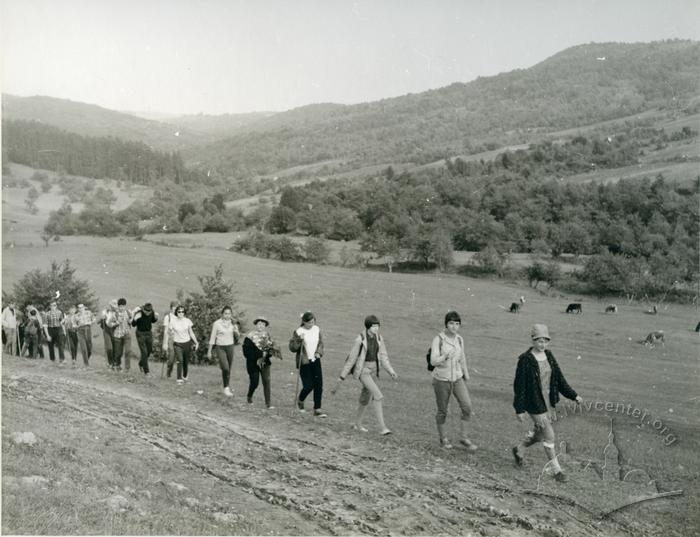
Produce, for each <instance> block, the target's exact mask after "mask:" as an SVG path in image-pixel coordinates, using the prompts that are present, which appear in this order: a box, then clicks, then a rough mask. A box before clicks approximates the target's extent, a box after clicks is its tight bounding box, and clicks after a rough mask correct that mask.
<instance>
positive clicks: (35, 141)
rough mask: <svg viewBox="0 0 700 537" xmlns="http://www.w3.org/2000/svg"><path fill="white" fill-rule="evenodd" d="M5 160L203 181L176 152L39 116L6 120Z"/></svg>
mask: <svg viewBox="0 0 700 537" xmlns="http://www.w3.org/2000/svg"><path fill="white" fill-rule="evenodd" d="M2 134H3V144H2V151H3V161H4V162H7V161H11V162H16V163H18V164H24V165H26V166H31V167H33V168H42V169H45V170H54V171H58V172H63V173H67V174H70V175H82V176H85V177H93V178H96V179H101V178H111V179H115V180H118V181H128V182H130V183H134V184H138V185H152V184H156V183H158V182H159V181H163V180H171V181H173V182H174V183H176V184H184V183H193V182H195V183H205V182H207V177H206V174H203V173H201V172H198V171H196V170H193V169H191V168H188V167H186V166H185V165H184V163H183V161H182V157H181V156H180V154H179V153H177V152H163V151H156V150H153V149H151V148H150V147H148V146H147V145H145V144H143V143H141V142H134V141H125V140H121V139H119V138H113V137H102V138H96V137H89V136H81V135H79V134H74V133H71V132H67V131H64V130H61V129H59V128H56V127H52V126H50V125H44V124H43V123H39V122H36V121H21V120H3V122H2Z"/></svg>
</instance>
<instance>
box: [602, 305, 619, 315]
mask: <svg viewBox="0 0 700 537" xmlns="http://www.w3.org/2000/svg"><path fill="white" fill-rule="evenodd" d="M605 313H617V304H609V305H608V306H607V307H606V308H605Z"/></svg>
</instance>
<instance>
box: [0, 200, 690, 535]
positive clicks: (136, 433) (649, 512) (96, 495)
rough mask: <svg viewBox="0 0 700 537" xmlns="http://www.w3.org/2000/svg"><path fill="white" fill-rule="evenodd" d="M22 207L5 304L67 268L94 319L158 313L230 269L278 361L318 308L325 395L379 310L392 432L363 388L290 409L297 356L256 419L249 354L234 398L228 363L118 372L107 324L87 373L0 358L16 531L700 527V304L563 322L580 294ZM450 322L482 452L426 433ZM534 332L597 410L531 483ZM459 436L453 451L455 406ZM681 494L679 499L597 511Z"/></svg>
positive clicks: (11, 221) (540, 460)
mask: <svg viewBox="0 0 700 537" xmlns="http://www.w3.org/2000/svg"><path fill="white" fill-rule="evenodd" d="M25 196H26V189H25V190H24V191H23V190H21V189H5V190H4V191H3V244H5V245H8V244H12V245H13V247H12V248H9V247H4V248H3V258H2V265H3V269H2V276H3V289H4V290H6V291H10V290H11V288H12V284H13V283H14V282H16V281H17V280H18V279H19V278H20V277H21V276H22V274H24V273H25V272H27V271H28V270H31V269H33V268H41V269H46V268H48V266H49V264H50V262H51V260H53V259H55V260H62V259H65V258H69V259H71V261H72V262H73V264H74V266H76V267H77V269H78V271H77V274H78V276H79V277H80V278H83V279H86V280H88V281H89V282H90V285H91V286H92V287H93V288H94V289H95V291H96V293H97V295H98V296H99V297H100V303H101V304H102V305H104V304H105V303H106V302H107V301H108V300H109V299H111V298H115V297H118V296H126V297H127V298H128V299H129V303H130V304H131V305H135V304H137V303H142V302H144V301H147V300H148V301H151V302H152V303H153V304H154V306H155V308H156V310H158V311H164V310H165V308H166V307H167V303H168V302H169V301H170V300H171V299H172V298H174V296H175V293H176V290H177V289H178V288H183V289H185V290H187V291H194V290H199V289H198V287H199V286H198V282H197V276H198V275H203V274H211V273H212V271H213V267H214V266H215V265H217V264H219V263H222V264H223V266H224V273H225V276H226V277H227V278H230V279H232V280H234V281H235V282H236V288H237V296H238V297H239V302H240V306H242V307H243V308H244V309H245V310H246V312H247V314H248V315H247V319H248V322H249V321H250V320H251V318H252V317H253V316H254V315H257V314H260V313H262V314H265V315H267V316H268V317H269V318H270V319H271V321H272V327H271V328H272V332H273V335H274V336H276V337H277V338H278V339H279V340H280V341H281V342H282V343H283V347H284V346H285V345H284V343H285V342H286V340H287V338H288V336H289V334H290V333H291V331H292V330H293V329H294V328H295V327H296V325H297V319H298V317H299V315H300V314H301V312H302V311H304V310H306V309H311V310H312V311H314V312H315V313H316V315H317V316H318V319H319V324H320V325H321V327H322V328H323V330H324V333H325V338H326V340H327V350H326V356H325V358H324V372H325V377H326V387H327V388H330V385H331V384H332V383H333V380H334V379H335V377H336V376H337V374H338V372H339V371H340V368H341V367H342V363H343V361H344V359H345V357H346V355H347V352H348V350H349V348H350V345H351V342H352V339H353V337H354V335H355V334H356V333H357V332H358V331H359V330H360V329H361V327H362V319H363V318H364V316H365V315H366V314H368V313H375V314H377V315H378V316H379V317H380V319H381V321H382V333H383V335H384V337H385V338H386V340H387V344H388V348H389V353H390V356H391V358H392V363H393V364H394V366H395V368H396V370H397V372H398V373H399V375H400V378H399V380H398V381H397V382H392V381H389V380H388V379H387V378H385V375H383V376H382V378H381V379H380V385H381V388H382V391H383V392H384V395H385V416H386V420H387V424H388V425H389V427H390V428H391V429H392V430H393V431H394V434H393V435H392V436H391V437H389V438H380V437H379V436H378V435H377V434H376V427H375V423H374V417H373V416H372V415H371V411H369V412H368V415H367V418H366V425H367V426H368V428H370V432H369V433H366V434H361V433H355V432H353V431H351V430H350V428H349V425H350V423H351V421H352V419H353V416H354V412H355V405H356V398H357V395H358V393H359V388H358V384H357V382H356V381H354V380H353V379H348V380H347V381H346V382H345V383H344V384H343V385H342V386H341V387H340V389H339V391H338V393H337V394H336V395H335V396H332V395H330V393H329V391H326V394H325V396H324V409H325V410H327V411H328V412H329V415H330V418H329V419H328V420H327V421H323V422H314V421H313V419H312V418H311V417H310V416H303V415H299V414H297V413H296V412H295V411H294V410H293V407H292V399H293V395H294V380H295V376H294V373H295V372H294V368H293V362H292V360H291V356H290V355H289V353H288V352H287V353H285V359H284V360H283V361H282V362H275V364H274V365H273V379H272V384H273V403H274V404H275V406H276V407H277V408H276V409H274V410H272V411H265V410H263V407H264V405H263V404H262V394H261V393H257V394H256V399H255V403H254V405H252V406H248V405H247V404H246V403H245V398H244V394H245V389H246V386H247V376H246V374H245V366H244V364H243V363H242V361H241V359H240V350H237V351H236V358H235V363H234V372H233V388H234V390H235V393H236V396H235V397H234V398H232V399H226V398H225V397H224V396H223V395H222V394H221V388H220V382H221V381H220V374H219V371H218V368H216V367H204V366H202V367H194V368H193V371H192V373H191V374H190V377H191V380H192V382H191V383H190V384H188V385H187V386H186V387H184V388H178V387H177V386H175V385H174V383H173V382H172V381H167V380H164V379H160V378H159V376H160V364H157V363H155V364H153V371H154V373H155V378H154V379H152V380H151V381H145V380H143V379H142V378H141V377H140V376H139V375H138V373H132V374H123V375H122V376H116V375H114V374H110V373H109V372H108V371H107V369H106V368H103V365H102V364H104V358H103V357H102V344H101V339H102V338H101V335H100V334H99V329H96V330H95V331H94V332H95V333H94V335H95V340H94V342H95V345H96V351H95V352H96V356H95V357H94V358H93V361H92V363H93V368H92V369H91V370H87V371H86V370H82V369H72V368H57V367H54V366H52V364H50V363H45V361H42V360H37V361H30V360H18V359H9V358H6V359H5V360H4V361H3V376H2V392H3V415H2V418H3V434H2V442H3V444H2V447H3V455H4V457H3V463H2V464H3V505H2V507H3V514H4V516H3V522H2V531H3V532H4V533H110V534H127V533H132V534H133V533H188V534H222V533H228V534H258V535H259V534H268V533H286V534H350V533H354V534H357V533H366V534H381V533H389V532H391V533H403V534H409V535H411V534H460V535H465V534H473V535H522V534H531V535H662V534H663V535H679V536H680V535H688V534H691V533H692V532H693V531H695V530H696V529H697V528H698V527H700V506H699V505H698V498H699V497H700V489H699V488H698V487H699V486H700V485H698V483H700V480H699V477H700V468H699V467H698V465H697V462H696V459H697V453H698V452H700V420H699V419H698V415H700V399H699V398H698V397H697V386H698V380H700V360H699V353H698V348H699V347H698V334H696V333H694V332H693V331H692V329H693V328H694V326H695V324H696V323H697V319H698V311H697V310H696V309H694V308H692V307H689V306H679V305H668V306H667V307H663V308H662V310H661V312H660V313H659V315H657V316H651V315H646V314H645V313H644V310H645V309H646V308H647V305H646V304H640V303H638V302H635V303H631V304H627V303H624V302H621V301H618V305H619V306H620V313H618V314H617V315H605V314H604V313H603V309H604V307H605V303H604V302H600V301H596V300H593V299H585V300H583V301H582V302H583V311H584V314H583V315H566V314H564V313H563V312H564V310H565V308H566V304H567V303H568V302H570V301H577V302H579V301H581V300H580V298H581V297H574V296H571V297H563V298H559V299H552V298H547V297H544V296H542V295H540V294H538V293H535V292H534V291H532V290H531V289H528V288H527V287H525V286H522V287H520V286H515V285H508V284H505V283H502V282H491V281H487V280H473V279H469V278H464V277H459V276H455V275H438V274H397V273H395V274H388V273H385V272H376V271H355V270H347V269H342V268H339V267H331V266H326V267H322V266H316V265H310V264H295V263H281V262H276V261H271V260H264V259H258V258H252V257H247V256H242V255H238V254H234V253H231V252H228V251H226V250H225V248H226V247H228V246H229V245H230V244H231V242H232V240H233V237H234V236H235V234H200V235H186V234H184V235H162V236H161V235H158V236H152V237H149V239H150V240H152V241H158V240H159V239H160V238H162V239H163V240H166V241H167V242H168V243H169V244H173V245H175V246H168V245H163V244H157V243H154V242H149V241H135V240H129V239H123V238H113V239H102V238H89V237H63V238H62V239H61V241H60V242H58V243H55V242H51V243H50V244H49V246H48V247H44V245H43V243H42V242H41V240H40V238H39V235H40V233H41V228H42V227H43V224H44V222H45V220H46V217H47V216H48V211H49V210H51V209H53V208H55V206H56V204H60V200H59V199H57V198H56V196H55V187H54V191H52V193H51V194H49V195H42V196H41V197H40V198H39V202H42V198H43V199H44V201H43V203H38V205H39V209H40V210H39V213H38V214H37V215H35V216H32V215H28V214H27V213H26V212H25V211H24V206H23V199H24V197H25ZM338 244H340V243H338ZM336 246H337V245H336ZM465 255H468V254H465ZM520 295H524V296H525V297H526V304H525V307H524V308H523V310H522V313H520V314H518V315H512V314H509V313H506V312H505V311H504V310H503V307H507V306H508V305H509V304H510V303H511V302H512V301H514V300H516V299H517V297H519V296H520ZM450 308H456V309H457V310H459V311H460V312H461V313H462V315H463V319H464V327H463V330H462V333H463V335H464V336H465V340H466V342H467V345H468V356H469V360H470V368H471V375H472V379H471V381H470V382H469V386H470V391H471V395H472V399H473V403H474V417H473V421H472V435H471V436H472V439H473V441H474V442H475V443H476V444H477V445H479V446H480V450H479V451H478V452H477V453H476V454H475V455H467V454H466V453H465V452H464V451H461V450H459V449H455V450H453V451H452V452H446V451H443V450H441V449H440V448H439V446H438V444H437V436H436V433H435V426H434V412H435V407H434V397H433V393H432V387H431V384H430V376H429V373H428V372H427V371H426V370H425V352H426V349H427V347H428V345H429V342H430V339H431V337H432V336H433V335H434V334H435V332H436V331H437V330H439V329H440V328H441V326H442V317H443V316H444V313H445V312H446V311H447V310H448V309H450ZM534 322H544V323H547V324H548V325H549V327H550V331H551V332H552V335H553V342H552V345H551V348H552V350H553V352H554V354H555V355H556V356H557V358H558V360H559V362H560V365H561V366H562V368H563V370H564V372H565V374H566V376H567V379H568V380H569V381H570V383H571V384H572V385H573V386H574V387H575V388H576V389H577V391H578V392H579V393H580V394H581V395H582V396H583V397H584V400H585V403H584V405H583V406H582V407H581V408H580V409H577V410H575V409H574V407H570V406H566V403H569V402H568V401H565V402H564V403H565V404H563V405H560V412H559V414H560V416H561V418H562V419H561V420H560V421H559V422H558V423H557V425H556V429H557V433H558V440H559V441H560V444H559V445H558V447H559V449H560V450H561V451H562V455H561V459H562V463H563V466H564V469H565V470H566V471H567V473H568V474H569V476H570V481H569V482H568V483H567V484H556V483H555V482H554V481H553V480H552V479H551V477H549V476H546V475H543V466H544V463H545V457H544V454H543V452H542V450H541V448H533V449H531V450H530V453H528V456H529V458H528V462H527V464H526V466H525V467H524V468H523V469H516V468H514V467H513V464H512V458H511V455H510V447H511V446H512V445H514V444H515V443H517V441H518V440H519V439H520V438H521V437H522V435H523V434H524V432H525V430H526V426H525V425H522V424H519V423H518V422H517V421H516V420H515V419H514V416H513V410H512V406H511V401H512V380H513V374H514V369H515V360H516V357H517V355H518V354H519V353H520V352H522V351H524V350H525V349H526V347H527V339H528V330H529V326H530V325H531V324H533V323H534ZM655 329H663V330H664V331H665V332H666V334H667V343H666V345H665V346H664V347H657V348H654V349H648V348H646V347H644V346H642V345H641V344H640V343H639V340H641V339H642V338H643V337H644V336H645V335H646V334H647V333H648V332H650V331H651V330H655ZM198 336H199V337H200V339H201V338H203V337H206V335H205V334H198ZM132 365H133V366H134V368H136V365H135V363H132ZM200 391H201V392H202V393H201V394H200V393H199V392H200ZM258 392H260V390H258ZM606 405H608V406H607V407H606ZM606 408H607V410H606ZM633 410H639V415H635V414H630V411H633ZM640 415H641V416H642V417H640ZM47 424H48V425H47ZM57 425H58V426H57ZM448 425H449V428H450V431H451V434H452V436H453V437H455V435H456V434H457V431H458V415H457V413H456V411H455V409H454V408H453V409H452V413H451V415H450V417H449V421H448ZM26 431H32V432H33V433H34V434H35V435H36V436H37V439H38V441H37V444H36V445H34V446H29V447H28V446H24V445H21V444H15V442H14V441H13V438H12V434H13V433H17V432H26ZM611 433H612V434H611ZM36 476H39V477H36ZM41 478H43V479H45V480H46V481H44V480H42V479H41ZM182 487H186V488H182ZM673 491H683V492H682V494H680V495H678V496H672V497H669V498H665V499H659V500H655V501H652V502H646V503H642V504H640V505H637V506H631V507H627V508H625V509H623V510H621V511H618V512H616V513H614V514H611V515H609V516H607V517H604V518H601V515H604V514H605V513H608V512H609V511H611V510H613V509H615V508H617V507H619V506H622V505H625V504H627V503H629V502H631V501H634V500H637V499H640V498H644V497H649V496H653V495H655V494H658V493H659V492H673ZM117 496H120V497H121V498H116V497H117ZM37 506H40V507H39V508H38V509H37ZM309 506H313V508H310V507H309ZM37 511H38V512H39V513H40V514H39V515H38V516H37V515H35V514H36V513H37ZM30 514H31V515H33V516H30Z"/></svg>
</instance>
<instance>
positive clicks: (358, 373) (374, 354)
mask: <svg viewBox="0 0 700 537" xmlns="http://www.w3.org/2000/svg"><path fill="white" fill-rule="evenodd" d="M379 326H380V325H379V319H378V318H377V317H376V316H375V315H368V316H367V317H366V318H365V330H364V331H363V332H361V333H360V334H359V335H358V336H357V337H356V338H355V342H354V343H353V345H352V349H350V354H349V355H348V358H347V360H345V365H344V366H343V369H342V371H341V372H340V380H341V381H343V380H345V377H346V376H347V375H349V374H352V375H353V376H354V377H355V378H356V379H357V380H359V381H360V383H361V384H362V391H361V392H360V404H359V406H358V407H357V414H356V416H355V423H354V424H353V429H355V430H358V431H362V432H367V429H365V428H364V427H363V426H362V417H363V416H364V413H365V410H366V409H367V405H368V404H369V403H370V401H371V402H372V407H373V408H374V413H375V414H376V415H377V421H378V422H379V429H380V432H379V434H381V435H382V436H386V435H388V434H391V430H390V429H389V428H388V427H387V426H386V424H385V423H384V410H383V408H382V400H383V399H384V396H383V395H382V392H381V390H380V389H379V387H378V386H377V384H376V382H375V381H374V377H377V379H379V370H380V368H383V369H384V370H385V371H386V372H387V373H389V376H391V378H392V379H394V380H396V379H397V378H398V375H397V374H396V372H395V371H394V369H393V368H392V367H391V362H389V354H388V353H387V351H386V345H385V344H384V339H383V338H382V336H381V335H380V334H379ZM337 389H338V384H337V383H336V385H335V386H334V387H333V389H331V393H333V394H334V393H335V392H336V390H337Z"/></svg>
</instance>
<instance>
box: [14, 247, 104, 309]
mask: <svg viewBox="0 0 700 537" xmlns="http://www.w3.org/2000/svg"><path fill="white" fill-rule="evenodd" d="M75 271H76V269H75V268H74V267H72V266H71V264H70V260H69V259H66V260H65V261H63V262H62V263H58V262H57V261H51V268H50V269H49V270H48V271H42V270H40V269H35V270H32V271H30V272H27V273H26V274H25V275H24V276H22V278H21V279H20V280H19V281H18V282H17V283H15V284H14V286H13V288H12V295H13V298H14V299H15V301H16V302H17V306H19V307H20V309H21V310H24V308H25V307H26V306H28V305H29V304H34V305H35V306H43V307H46V306H48V304H49V303H50V302H51V301H52V300H56V302H58V307H59V308H61V309H64V310H65V309H67V308H68V307H69V306H71V305H75V304H80V303H82V304H85V307H87V308H88V309H90V310H91V311H95V309H96V308H97V298H96V297H95V293H94V291H93V290H92V289H91V288H90V286H89V285H88V283H87V281H85V280H80V279H78V278H76V277H75Z"/></svg>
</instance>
